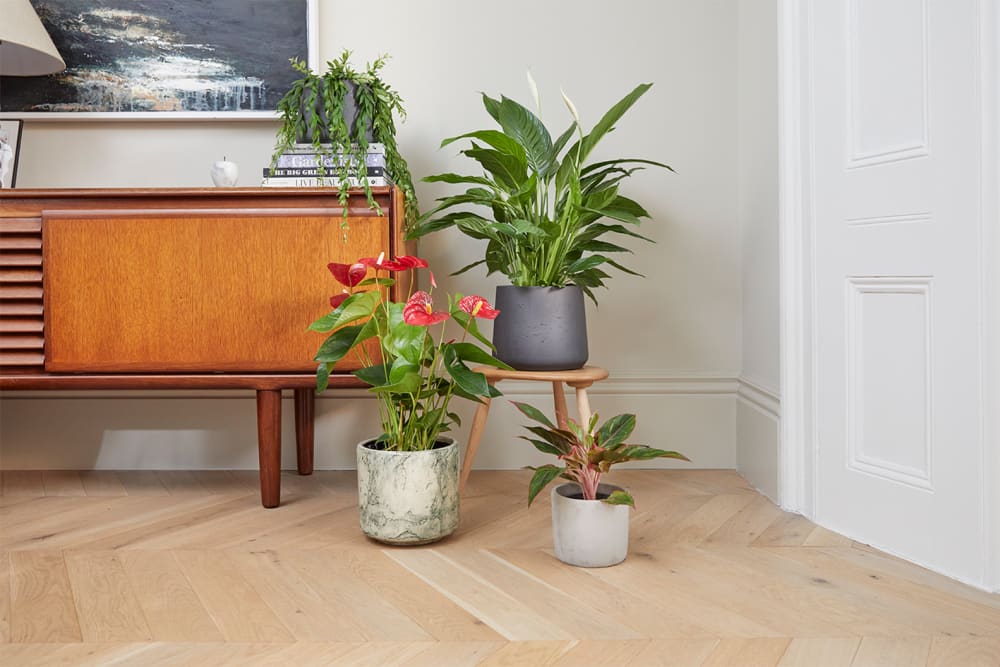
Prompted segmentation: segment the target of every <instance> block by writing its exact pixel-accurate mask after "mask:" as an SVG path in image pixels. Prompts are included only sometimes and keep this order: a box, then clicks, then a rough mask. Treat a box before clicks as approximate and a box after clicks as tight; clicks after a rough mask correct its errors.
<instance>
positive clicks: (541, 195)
mask: <svg viewBox="0 0 1000 667" xmlns="http://www.w3.org/2000/svg"><path fill="white" fill-rule="evenodd" d="M528 81H529V83H530V85H531V90H532V94H533V96H534V98H535V105H536V108H537V109H538V113H539V114H541V103H540V100H539V97H538V88H537V86H536V85H535V82H534V80H533V79H532V78H531V75H530V73H529V75H528ZM651 86H652V84H650V83H643V84H640V85H638V86H636V87H635V88H634V89H633V90H632V91H631V92H630V93H628V94H627V95H625V97H623V98H622V99H621V100H619V101H618V102H617V103H616V104H615V105H613V106H612V107H611V108H610V109H609V110H608V111H607V112H606V113H605V114H604V115H603V116H602V117H601V119H600V120H599V121H598V122H597V124H596V125H594V126H593V128H591V130H590V131H589V132H586V133H584V131H583V127H582V124H581V120H580V115H579V113H577V110H576V107H575V105H574V104H573V103H572V102H571V101H570V100H569V98H568V97H566V95H565V93H564V94H563V101H564V102H565V104H566V107H567V108H568V109H569V112H570V115H571V116H572V121H571V122H570V124H569V127H567V128H566V129H565V130H564V131H563V132H562V133H561V134H559V135H558V136H557V137H556V138H555V139H553V135H552V134H551V133H550V132H549V130H548V129H547V128H546V126H545V125H544V124H543V123H542V121H541V119H540V118H539V116H538V115H536V114H535V113H532V112H531V111H530V110H528V109H527V108H525V107H524V106H522V105H521V104H519V103H517V102H515V101H514V100H512V99H510V98H508V97H505V96H501V97H500V99H499V100H498V99H495V98H492V97H489V96H488V95H486V94H485V93H484V94H483V95H482V98H483V106H484V107H485V108H486V112H487V114H489V116H490V117H491V118H492V119H493V120H494V121H495V122H496V123H497V125H498V126H499V129H483V130H475V131H472V132H467V133H465V134H461V135H458V136H455V137H451V138H448V139H445V140H444V141H442V142H441V146H442V147H444V146H448V145H449V144H452V143H454V142H457V141H463V140H467V141H468V142H469V147H468V148H465V149H463V150H462V151H460V153H461V154H462V155H464V156H465V157H468V158H470V159H472V160H473V161H474V162H475V163H477V166H478V167H479V168H480V169H481V172H480V173H475V174H468V175H465V174H456V173H444V174H438V175H435V176H429V177H427V178H425V179H424V181H426V182H431V183H448V184H452V185H466V186H468V187H467V189H466V190H465V192H463V193H461V194H455V195H450V196H447V197H444V198H441V199H439V200H438V201H439V202H440V203H439V204H438V206H436V207H435V208H434V209H432V210H430V211H428V212H427V213H425V214H424V215H422V216H421V217H420V219H419V221H418V224H417V226H416V228H415V229H414V230H413V231H412V232H411V234H410V236H411V237H413V238H418V237H421V236H424V235H426V234H429V233H431V232H434V231H437V230H440V229H446V228H448V227H455V228H457V229H458V230H460V231H461V232H463V233H465V234H466V235H468V236H470V237H472V238H475V239H482V240H486V241H488V243H487V246H486V253H485V256H484V258H483V259H480V260H478V261H476V262H473V263H472V264H469V265H468V266H466V267H463V268H462V269H460V270H459V271H457V272H456V273H461V272H463V271H467V270H469V269H471V268H472V267H474V266H477V265H479V264H486V268H487V272H488V273H490V274H492V273H494V272H499V273H502V274H504V275H506V276H507V278H508V279H509V280H510V282H511V283H512V284H513V285H514V286H518V287H529V286H549V287H563V286H566V285H576V286H579V287H580V289H582V290H583V291H584V292H585V293H586V294H587V295H588V296H589V297H590V298H591V299H592V300H595V301H596V299H595V297H594V293H593V291H592V290H593V288H596V287H602V286H604V283H605V281H606V280H607V279H608V278H609V277H610V276H609V275H608V273H606V272H605V271H604V269H605V268H607V267H614V268H616V269H618V270H621V271H624V272H626V273H631V274H633V275H639V274H637V273H635V272H634V271H632V270H630V269H628V268H627V267H625V266H624V265H622V264H621V263H620V262H618V261H616V260H614V259H612V258H611V257H610V256H609V255H611V254H613V253H626V252H631V251H630V250H628V249H627V248H626V247H624V246H622V245H619V244H618V243H617V242H611V241H608V240H605V239H606V238H607V237H609V236H612V235H614V236H617V237H623V236H628V237H633V238H638V239H641V240H645V241H650V239H649V238H647V237H645V236H643V235H641V234H639V233H638V232H637V231H636V228H637V227H638V226H639V224H640V223H641V222H642V219H643V218H648V217H649V213H648V212H647V211H646V209H645V208H643V206H642V205H640V204H639V203H638V202H637V201H635V200H634V199H630V198H629V197H626V196H625V195H623V194H622V193H621V192H620V191H619V186H620V185H621V184H622V182H623V181H625V180H626V179H628V178H629V177H630V176H632V174H634V173H635V172H637V171H639V170H642V169H644V168H646V167H658V168H663V169H670V170H671V171H672V169H671V167H669V166H667V165H666V164H663V163H661V162H655V161H653V160H646V159H640V158H616V159H610V160H599V161H597V162H588V160H589V158H590V156H591V154H592V153H593V151H594V149H595V148H596V147H597V145H598V143H600V141H601V140H602V139H603V138H604V137H605V136H606V135H607V134H608V133H609V132H611V130H613V129H614V126H615V123H617V122H618V121H619V120H620V119H621V118H622V116H623V115H624V114H625V113H626V112H627V111H628V110H629V109H630V108H631V107H632V105H633V104H635V102H636V101H637V100H638V99H639V98H640V97H642V96H643V94H645V93H646V91H648V90H649V88H650V87H651ZM469 206H471V207H473V210H469Z"/></svg>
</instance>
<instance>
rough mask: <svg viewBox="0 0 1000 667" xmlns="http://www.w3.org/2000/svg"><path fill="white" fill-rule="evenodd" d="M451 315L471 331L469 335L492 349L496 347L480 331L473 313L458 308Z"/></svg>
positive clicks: (461, 325) (460, 324)
mask: <svg viewBox="0 0 1000 667" xmlns="http://www.w3.org/2000/svg"><path fill="white" fill-rule="evenodd" d="M451 317H452V319H454V320H455V321H456V322H458V326H460V327H462V328H463V329H465V330H467V331H468V332H469V335H471V336H472V337H473V338H475V339H476V340H478V341H479V342H481V343H483V344H484V345H486V346H487V347H488V348H489V349H491V350H493V349H495V348H494V347H493V343H492V342H490V339H489V338H487V337H486V336H484V335H483V334H482V333H480V331H479V327H478V326H477V325H476V318H474V317H472V316H471V315H469V314H468V313H466V312H464V311H461V310H459V309H458V308H453V309H452V311H451ZM470 320H471V321H470Z"/></svg>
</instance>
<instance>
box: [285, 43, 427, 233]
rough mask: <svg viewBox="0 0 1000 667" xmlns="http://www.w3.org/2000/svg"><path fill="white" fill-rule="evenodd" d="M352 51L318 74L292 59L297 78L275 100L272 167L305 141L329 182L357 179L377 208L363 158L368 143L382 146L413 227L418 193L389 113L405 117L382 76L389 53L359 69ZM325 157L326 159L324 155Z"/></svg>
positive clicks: (343, 193) (343, 192) (343, 196)
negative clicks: (278, 122) (276, 119)
mask: <svg viewBox="0 0 1000 667" xmlns="http://www.w3.org/2000/svg"><path fill="white" fill-rule="evenodd" d="M350 55H351V52H350V51H347V50H345V51H344V52H343V53H342V54H341V56H340V58H337V59H336V60H331V61H329V62H327V64H326V67H327V69H326V72H324V73H322V74H317V73H315V72H313V71H312V69H310V68H309V66H308V65H307V64H306V63H305V62H302V61H301V60H299V59H297V58H292V59H291V61H290V62H291V64H292V68H293V69H294V70H295V71H296V72H298V73H299V74H301V75H302V76H301V78H299V79H298V80H296V81H294V82H293V83H292V87H291V88H290V89H289V90H288V92H287V93H285V95H284V97H282V98H281V100H280V101H279V102H278V114H279V116H280V117H281V127H280V128H279V129H278V136H277V142H276V144H275V147H274V155H273V156H272V158H271V168H272V169H273V168H274V167H275V166H276V165H277V162H278V159H279V158H280V157H281V155H282V154H284V153H285V152H286V151H288V150H290V149H292V148H293V147H294V146H296V145H297V144H308V145H310V146H311V147H312V151H313V153H314V154H315V155H316V156H317V157H316V167H317V170H318V171H319V173H320V174H322V175H324V176H325V175H326V173H325V172H326V169H327V164H331V165H332V167H331V173H330V177H331V184H333V185H336V184H338V183H350V182H352V179H356V181H357V182H358V184H359V185H360V186H361V187H363V188H364V191H365V194H366V195H367V197H368V204H369V206H371V207H372V208H374V209H376V210H377V209H378V208H379V207H378V205H377V204H376V202H375V198H374V196H373V195H372V191H371V186H370V185H369V183H368V171H367V168H366V163H365V156H366V154H367V153H368V148H369V145H370V144H371V143H373V142H374V143H380V144H382V145H383V146H384V147H385V168H386V171H387V172H388V174H389V177H390V178H391V179H392V181H393V182H394V183H395V184H396V186H397V187H399V188H401V189H402V191H403V196H404V199H405V202H406V223H407V226H412V224H413V223H414V222H415V221H416V217H417V197H416V194H415V193H414V190H413V179H412V177H411V175H410V170H409V167H408V166H407V164H406V160H404V159H403V156H402V155H400V154H399V149H398V147H397V145H396V125H395V122H394V120H393V116H394V115H397V116H399V118H400V120H402V119H404V118H405V117H406V111H405V109H404V108H403V100H402V98H401V97H400V96H399V93H397V92H396V91H395V90H393V89H392V88H391V87H390V86H389V85H388V84H387V83H386V82H385V81H383V80H382V77H381V70H382V68H383V67H384V66H385V63H386V61H387V59H388V56H385V55H382V56H379V57H378V58H377V59H376V60H375V61H374V62H372V63H369V64H368V65H367V66H366V67H365V69H364V70H363V71H358V70H356V69H354V67H353V66H352V65H351V64H350V62H349V59H350ZM324 157H326V158H330V159H329V160H325V159H323V158H324ZM347 201H348V188H346V187H343V188H341V189H340V204H341V206H342V207H343V209H344V217H347Z"/></svg>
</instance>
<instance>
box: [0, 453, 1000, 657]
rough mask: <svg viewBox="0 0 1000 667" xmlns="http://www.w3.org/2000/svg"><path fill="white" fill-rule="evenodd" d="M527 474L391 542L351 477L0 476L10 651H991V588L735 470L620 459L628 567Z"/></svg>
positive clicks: (476, 491)
mask: <svg viewBox="0 0 1000 667" xmlns="http://www.w3.org/2000/svg"><path fill="white" fill-rule="evenodd" d="M527 474H528V473H525V472H521V471H518V472H474V473H473V475H472V477H471V479H470V483H469V487H468V489H467V493H466V497H465V499H464V500H463V507H462V525H461V527H460V529H459V531H458V532H457V533H456V534H455V535H453V536H452V537H451V538H449V539H447V540H445V541H444V542H440V543H438V544H436V545H430V546H427V547H415V548H387V547H385V546H382V545H379V544H377V543H374V542H370V541H368V540H367V539H366V538H364V537H363V536H362V535H361V533H360V531H359V529H358V513H357V504H356V499H357V489H356V486H355V484H356V481H355V476H354V474H353V473H350V472H318V473H316V474H314V475H313V476H311V477H298V476H297V475H295V474H293V473H286V474H284V475H283V476H282V483H283V494H282V495H283V497H282V501H283V502H282V506H281V507H280V508H278V509H273V510H265V509H263V508H261V506H260V503H259V498H258V495H257V493H258V492H257V480H256V474H255V473H252V472H248V473H243V472H238V473H230V472H195V473H191V472H160V473H157V472H118V473H115V472H89V473H76V472H6V473H4V474H3V477H2V481H3V485H2V497H0V642H2V643H0V664H3V665H4V666H5V667H6V666H14V665H46V666H49V665H199V664H234V665H295V666H299V665H324V666H325V665H350V666H355V665H377V666H379V667H384V666H388V665H428V666H430V665H442V666H446V667H451V666H463V665H516V666H520V665H560V666H562V665H602V666H607V667H616V666H623V665H739V666H751V665H807V666H809V667H819V666H824V665H943V666H947V667H964V666H972V665H990V666H994V667H995V666H996V665H1000V596H990V595H987V594H985V593H981V592H978V591H975V590H973V589H970V588H968V587H965V586H962V585H959V584H957V583H954V582H952V581H950V580H948V579H946V578H944V577H940V576H937V575H934V574H932V573H929V572H927V571H926V570H923V569H921V568H919V567H916V566H913V565H910V564H908V563H905V562H903V561H901V560H898V559H895V558H892V557H889V556H886V555H884V554H882V553H879V552H877V551H875V550H873V549H870V548H868V547H865V546H863V545H859V544H855V543H852V542H851V541H850V540H848V539H845V538H843V537H841V536H839V535H836V534H833V533H831V532H829V531H827V530H824V529H822V528H819V527H816V526H815V525H813V524H811V523H810V522H809V521H806V520H804V519H802V518H801V517H798V516H795V515H790V514H786V513H784V512H782V511H781V510H780V509H778V508H776V507H775V506H774V505H773V504H771V503H770V502H769V501H768V500H767V499H766V498H764V497H762V496H760V495H759V494H757V493H756V492H754V491H753V490H752V489H751V488H749V487H748V486H747V485H746V483H745V482H744V481H743V480H742V479H741V478H740V477H739V476H737V475H736V474H735V473H733V472H728V471H683V472H682V471H626V472H621V471H620V472H616V473H614V474H613V475H612V476H611V477H612V480H611V481H616V482H618V483H620V484H624V485H626V486H629V487H630V488H631V489H632V491H633V493H634V495H635V496H636V498H637V500H638V503H639V507H638V510H637V511H635V512H634V513H633V516H632V524H631V531H632V534H631V551H630V555H629V558H628V560H626V561H625V563H623V564H621V565H619V566H616V567H612V568H606V569H598V570H584V569H577V568H573V567H569V566H566V565H563V564H561V563H560V562H558V561H557V560H556V559H555V558H554V557H553V556H552V554H551V534H550V526H549V510H548V507H547V503H546V502H539V503H537V504H536V505H535V506H534V507H532V508H530V509H528V508H527V506H526V488H527V476H526V475H527Z"/></svg>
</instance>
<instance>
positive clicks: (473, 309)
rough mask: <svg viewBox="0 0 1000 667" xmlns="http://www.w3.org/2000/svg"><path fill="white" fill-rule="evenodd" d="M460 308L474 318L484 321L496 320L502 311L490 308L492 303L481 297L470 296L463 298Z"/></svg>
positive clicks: (459, 303) (459, 304)
mask: <svg viewBox="0 0 1000 667" xmlns="http://www.w3.org/2000/svg"><path fill="white" fill-rule="evenodd" d="M458 307H459V308H461V309H462V310H464V311H465V312H467V313H468V314H469V315H472V316H473V317H481V318H483V319H484V320H495V319H496V318H497V315H499V314H500V311H499V310H497V309H495V308H493V307H492V306H490V302H489V301H487V300H486V299H484V298H483V297H481V296H476V295H475V294H470V295H469V296H467V297H463V298H462V300H461V301H459V302H458Z"/></svg>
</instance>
